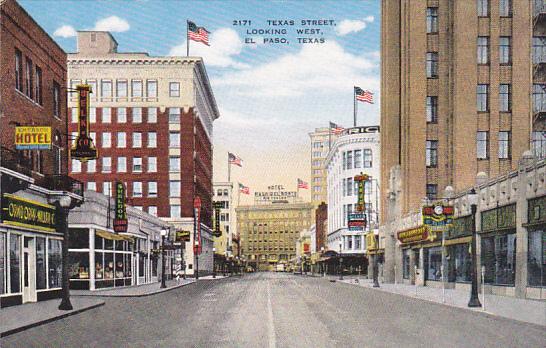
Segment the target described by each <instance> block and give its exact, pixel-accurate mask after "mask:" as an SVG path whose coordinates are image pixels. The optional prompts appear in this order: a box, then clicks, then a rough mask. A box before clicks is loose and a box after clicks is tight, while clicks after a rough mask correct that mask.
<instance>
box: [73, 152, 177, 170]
mask: <svg viewBox="0 0 546 348" xmlns="http://www.w3.org/2000/svg"><path fill="white" fill-rule="evenodd" d="M171 159H172V162H171ZM129 161H132V166H131V169H132V172H133V173H143V172H144V165H143V159H142V157H133V158H132V159H131V158H129ZM127 163H128V161H127V157H123V156H121V157H117V172H118V173H127ZM171 163H172V164H171ZM101 165H102V167H101V172H102V173H111V172H112V157H109V156H104V157H101ZM171 165H172V169H173V170H172V171H180V158H179V157H170V158H169V167H170V168H169V169H171ZM81 172H82V164H81V162H80V161H79V160H76V159H72V173H81ZM96 172H97V161H96V160H90V161H87V173H96ZM146 173H157V157H148V168H147V170H146Z"/></svg>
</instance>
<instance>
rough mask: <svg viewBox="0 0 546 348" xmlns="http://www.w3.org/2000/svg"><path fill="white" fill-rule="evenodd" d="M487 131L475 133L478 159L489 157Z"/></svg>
mask: <svg viewBox="0 0 546 348" xmlns="http://www.w3.org/2000/svg"><path fill="white" fill-rule="evenodd" d="M487 133H488V132H478V133H476V155H477V158H478V159H487V158H489V146H488V140H487V138H488V137H487Z"/></svg>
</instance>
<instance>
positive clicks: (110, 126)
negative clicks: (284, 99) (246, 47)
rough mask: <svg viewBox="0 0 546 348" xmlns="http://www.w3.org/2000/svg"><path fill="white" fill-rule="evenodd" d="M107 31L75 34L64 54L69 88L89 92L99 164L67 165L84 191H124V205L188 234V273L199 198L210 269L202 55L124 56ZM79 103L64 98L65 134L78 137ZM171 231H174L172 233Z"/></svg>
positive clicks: (205, 266) (212, 107)
mask: <svg viewBox="0 0 546 348" xmlns="http://www.w3.org/2000/svg"><path fill="white" fill-rule="evenodd" d="M117 46H118V44H117V42H116V40H115V39H114V38H113V37H112V35H111V34H110V33H109V32H100V31H81V32H78V52H77V53H73V54H69V55H68V79H69V84H68V86H69V87H71V88H75V87H76V86H77V85H78V84H83V83H85V84H88V85H90V86H91V89H92V92H93V93H92V94H91V100H90V103H91V109H90V117H89V122H90V128H91V137H92V138H93V140H94V143H95V145H96V147H97V149H98V152H99V158H98V159H97V160H96V161H89V162H87V164H84V165H81V164H80V162H78V161H72V162H71V173H72V174H73V175H74V176H75V177H77V178H78V179H80V180H81V181H84V182H85V183H86V185H87V189H90V190H96V191H99V192H103V193H105V194H107V195H109V194H110V193H111V187H112V185H113V183H114V182H115V181H123V182H124V183H125V184H126V186H127V196H128V200H129V203H130V204H131V205H133V206H135V207H137V208H140V209H142V210H144V211H146V212H148V213H150V214H152V215H156V216H158V217H161V218H163V219H165V220H167V221H169V222H171V223H173V224H174V225H175V226H176V228H177V229H182V230H189V231H192V233H191V236H192V239H191V241H190V242H188V243H186V251H185V255H186V256H185V261H186V262H185V264H186V272H187V273H188V274H193V272H194V267H195V263H196V261H197V260H195V258H194V255H193V248H192V247H191V246H192V245H193V235H194V233H193V230H194V228H193V224H194V218H193V216H194V208H193V205H194V203H193V202H194V198H195V197H200V199H201V202H202V205H201V229H200V230H201V242H202V247H203V248H202V254H201V257H200V259H199V270H200V271H201V270H203V271H211V270H212V247H213V239H212V235H211V233H210V232H211V218H212V190H213V188H212V129H213V121H214V120H215V119H217V118H218V117H219V113H218V108H217V106H216V101H215V99H214V95H213V92H212V89H211V86H210V83H209V80H208V77H207V72H206V70H205V66H204V63H203V61H202V59H201V58H199V57H151V56H149V55H148V54H147V53H121V52H118V51H117ZM75 106H76V99H75V98H70V99H69V107H71V114H72V117H71V119H70V121H71V122H70V124H69V131H70V132H71V133H75V132H76V131H77V123H76V122H77V110H76V107H75ZM173 232H174V231H173Z"/></svg>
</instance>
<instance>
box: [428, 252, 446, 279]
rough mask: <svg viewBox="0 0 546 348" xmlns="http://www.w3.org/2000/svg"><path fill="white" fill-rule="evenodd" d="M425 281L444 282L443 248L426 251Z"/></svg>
mask: <svg viewBox="0 0 546 348" xmlns="http://www.w3.org/2000/svg"><path fill="white" fill-rule="evenodd" d="M424 251H425V253H424V254H425V279H426V280H436V281H439V280H442V267H441V266H442V247H434V248H428V249H425V250H424Z"/></svg>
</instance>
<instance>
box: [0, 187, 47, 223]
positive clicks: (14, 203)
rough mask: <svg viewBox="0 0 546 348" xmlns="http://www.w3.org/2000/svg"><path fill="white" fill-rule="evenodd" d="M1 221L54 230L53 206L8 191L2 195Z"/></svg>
mask: <svg viewBox="0 0 546 348" xmlns="http://www.w3.org/2000/svg"><path fill="white" fill-rule="evenodd" d="M1 218H2V222H3V223H4V224H7V225H13V226H20V227H28V228H32V229H36V230H41V231H46V232H55V227H56V226H55V207H54V206H52V205H49V204H44V203H40V202H36V201H32V200H30V199H26V198H21V197H17V196H14V195H11V194H9V193H4V194H3V195H2V214H1Z"/></svg>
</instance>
